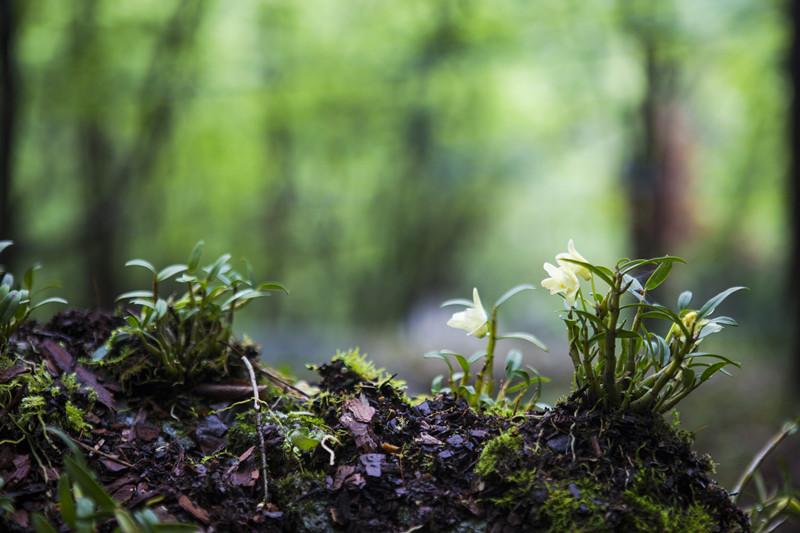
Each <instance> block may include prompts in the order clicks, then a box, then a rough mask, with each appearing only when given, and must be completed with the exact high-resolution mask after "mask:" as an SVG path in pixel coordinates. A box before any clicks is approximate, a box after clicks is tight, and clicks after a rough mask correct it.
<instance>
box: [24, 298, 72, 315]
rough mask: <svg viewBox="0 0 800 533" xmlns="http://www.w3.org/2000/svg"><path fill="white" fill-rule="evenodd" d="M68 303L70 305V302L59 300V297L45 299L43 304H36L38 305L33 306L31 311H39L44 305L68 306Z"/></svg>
mask: <svg viewBox="0 0 800 533" xmlns="http://www.w3.org/2000/svg"><path fill="white" fill-rule="evenodd" d="M67 303H69V302H67V301H66V300H65V299H64V298H59V297H57V296H55V297H52V298H45V299H44V300H42V301H41V302H36V305H34V306H31V311H33V310H34V309H39V308H40V307H42V306H43V305H49V304H61V305H67Z"/></svg>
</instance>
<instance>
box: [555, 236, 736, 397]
mask: <svg viewBox="0 0 800 533" xmlns="http://www.w3.org/2000/svg"><path fill="white" fill-rule="evenodd" d="M568 248H569V250H568V252H566V253H562V254H559V255H558V256H557V257H556V260H557V263H558V265H559V266H558V267H556V266H555V265H552V264H550V263H545V264H544V269H545V271H546V272H547V273H548V275H549V277H548V278H546V279H545V280H543V281H542V286H543V287H545V288H546V289H549V290H550V293H551V294H559V295H561V296H562V297H563V298H564V302H565V311H564V312H563V313H562V315H561V318H562V320H563V321H564V323H565V325H566V327H567V332H568V338H569V356H570V358H571V359H572V363H573V365H574V367H575V382H576V385H577V386H578V387H579V388H580V389H583V390H586V391H587V393H588V394H589V396H590V398H591V399H593V400H594V401H600V402H602V403H603V405H605V407H607V408H610V409H617V408H621V409H623V410H627V409H631V410H634V411H639V412H648V411H649V412H654V413H664V412H667V411H669V410H670V409H672V408H673V407H675V406H676V405H677V404H678V402H680V401H681V400H682V399H683V398H685V397H686V396H687V395H689V394H690V393H691V392H692V391H694V390H695V389H697V388H698V387H699V386H700V385H702V384H703V383H705V382H706V381H708V380H709V379H710V378H711V377H712V376H713V375H715V374H716V373H717V372H725V367H727V366H737V367H738V366H739V363H737V362H735V361H731V360H730V359H728V358H726V357H724V356H722V355H718V354H714V353H709V352H704V351H701V349H700V344H701V343H702V342H703V340H704V339H705V338H706V337H708V336H709V335H712V334H714V333H718V332H720V331H722V330H723V329H724V328H725V327H727V326H736V325H737V324H736V321H735V320H733V319H732V318H730V317H727V316H717V317H713V316H712V315H713V314H714V312H715V311H716V310H717V307H718V306H719V305H720V304H721V303H722V302H723V301H724V300H725V299H726V298H727V297H728V296H730V295H731V294H733V293H734V292H736V291H739V290H742V289H743V288H744V287H732V288H730V289H727V290H725V291H722V292H721V293H719V294H717V295H716V296H714V297H713V298H711V299H709V300H708V301H707V302H705V303H704V304H703V305H701V306H699V307H692V305H691V302H692V293H691V292H689V291H685V292H683V293H681V295H680V296H679V297H678V303H677V310H675V311H674V310H672V309H670V308H669V307H666V306H664V305H662V304H659V303H657V302H655V301H653V300H652V299H651V292H652V291H653V290H654V289H656V288H657V287H659V286H660V285H661V284H662V283H664V281H665V280H666V279H667V277H668V276H669V274H670V271H671V270H672V266H673V265H674V264H675V263H683V262H685V261H684V260H683V259H681V258H679V257H673V256H664V257H656V258H652V259H635V260H630V259H622V260H620V261H618V262H617V263H616V265H615V266H614V267H613V268H608V267H605V266H602V265H595V264H592V263H590V262H589V261H587V260H586V259H585V258H584V257H583V256H582V255H580V253H578V251H577V250H576V249H575V246H574V244H573V242H572V241H570V243H569V246H568ZM646 269H651V270H652V273H650V274H649V275H647V276H646V278H642V279H643V280H644V281H639V277H638V276H639V275H640V274H641V273H642V272H643V271H645V270H646ZM581 279H583V280H584V281H587V282H589V283H590V290H584V288H583V287H582V286H581V282H580V280H581ZM598 280H599V281H600V282H602V283H603V284H604V285H605V286H606V287H607V288H606V289H604V290H598V288H597V285H598Z"/></svg>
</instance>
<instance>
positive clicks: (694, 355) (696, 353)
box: [686, 352, 742, 368]
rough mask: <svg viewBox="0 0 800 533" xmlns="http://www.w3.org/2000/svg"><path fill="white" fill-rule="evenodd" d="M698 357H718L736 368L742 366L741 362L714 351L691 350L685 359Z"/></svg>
mask: <svg viewBox="0 0 800 533" xmlns="http://www.w3.org/2000/svg"><path fill="white" fill-rule="evenodd" d="M699 357H710V358H711V359H719V360H721V361H725V363H726V364H729V365H733V366H735V367H736V368H741V366H742V363H739V362H737V361H734V360H732V359H728V358H727V357H725V356H724V355H719V354H716V353H709V352H692V353H690V354H689V355H687V356H686V358H687V359H692V358H699Z"/></svg>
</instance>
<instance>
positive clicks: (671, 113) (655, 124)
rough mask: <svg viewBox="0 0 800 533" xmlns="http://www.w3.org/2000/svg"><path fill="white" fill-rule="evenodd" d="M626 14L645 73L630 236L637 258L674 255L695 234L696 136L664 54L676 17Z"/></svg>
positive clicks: (653, 11) (661, 12) (630, 184)
mask: <svg viewBox="0 0 800 533" xmlns="http://www.w3.org/2000/svg"><path fill="white" fill-rule="evenodd" d="M646 7H647V9H646V11H644V12H632V11H633V8H631V10H632V11H629V12H626V18H625V22H626V25H627V26H628V31H629V33H630V34H631V35H632V37H633V39H634V40H635V42H636V43H637V45H638V47H639V50H640V53H641V56H642V63H643V69H644V73H645V89H644V97H643V99H642V102H641V105H640V107H639V111H638V115H639V123H640V129H639V133H638V135H637V138H636V140H635V141H634V142H633V143H632V144H633V146H634V153H633V154H632V157H631V160H630V164H629V168H628V171H627V176H626V177H627V191H628V205H629V213H630V232H631V233H630V236H631V243H632V247H633V250H632V253H633V254H634V256H635V257H653V256H657V255H664V254H666V253H675V251H676V248H678V247H679V246H680V245H681V243H682V242H684V241H685V240H686V239H687V237H688V236H689V235H691V233H692V230H693V227H694V222H693V214H692V209H691V203H690V198H691V194H690V192H691V184H692V181H693V176H692V173H691V146H692V143H691V136H690V133H689V129H688V127H687V125H686V121H685V117H684V113H683V110H682V108H681V106H680V105H679V103H678V94H677V93H678V81H679V75H680V73H679V67H678V64H677V61H676V60H675V59H673V58H671V57H669V54H668V53H665V49H666V48H667V47H668V46H669V45H670V41H671V40H672V39H674V36H673V35H672V31H673V30H672V28H673V24H672V21H671V18H670V17H671V13H670V12H669V11H668V10H666V8H663V6H662V7H660V8H654V7H652V6H646Z"/></svg>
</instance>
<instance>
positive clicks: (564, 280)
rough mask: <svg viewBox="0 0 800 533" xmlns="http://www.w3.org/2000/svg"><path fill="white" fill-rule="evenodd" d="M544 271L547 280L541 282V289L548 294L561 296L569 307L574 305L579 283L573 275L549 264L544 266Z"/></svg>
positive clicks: (562, 268)
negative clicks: (546, 290)
mask: <svg viewBox="0 0 800 533" xmlns="http://www.w3.org/2000/svg"><path fill="white" fill-rule="evenodd" d="M544 269H545V271H546V272H547V274H548V275H549V276H550V277H549V278H545V279H543V280H542V287H544V288H545V289H548V290H549V291H550V294H563V295H564V299H565V300H566V301H567V303H568V304H569V305H575V297H576V296H577V294H578V288H579V287H580V283H579V282H578V278H577V276H576V275H575V273H574V272H573V271H572V270H571V269H569V268H566V267H563V266H562V267H561V268H558V267H556V266H555V265H551V264H550V263H545V264H544Z"/></svg>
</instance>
